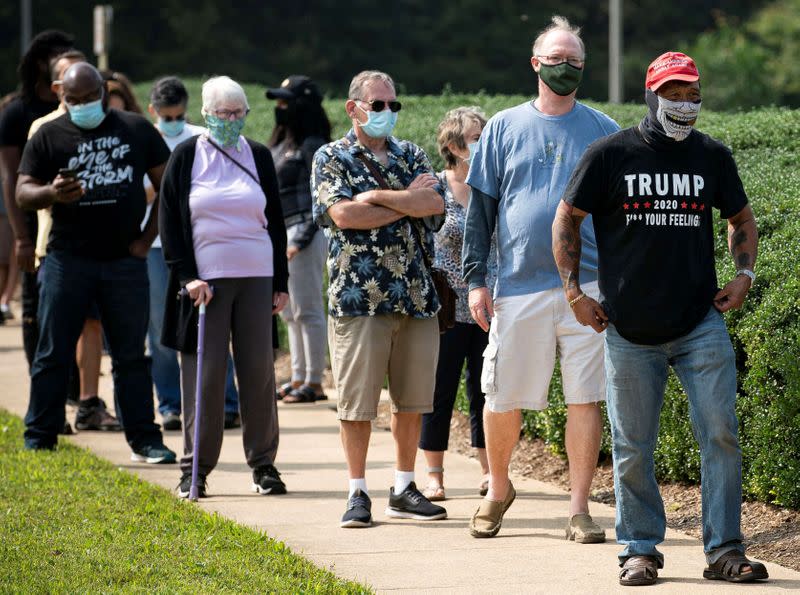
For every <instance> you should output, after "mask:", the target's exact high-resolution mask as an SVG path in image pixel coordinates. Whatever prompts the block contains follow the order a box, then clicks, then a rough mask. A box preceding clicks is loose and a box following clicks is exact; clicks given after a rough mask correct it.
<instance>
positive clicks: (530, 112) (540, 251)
mask: <svg viewBox="0 0 800 595" xmlns="http://www.w3.org/2000/svg"><path fill="white" fill-rule="evenodd" d="M617 130H619V126H617V124H616V122H614V120H612V119H611V118H609V117H608V116H606V115H605V114H603V113H601V112H599V111H597V110H595V109H592V108H590V107H587V106H585V105H583V104H582V103H580V102H576V103H575V106H574V107H573V108H572V110H570V111H569V112H568V113H566V114H564V115H561V116H548V115H546V114H543V113H542V112H540V111H539V110H538V109H536V108H535V107H534V105H533V102H531V101H528V102H525V103H523V104H521V105H518V106H516V107H512V108H510V109H507V110H503V111H501V112H499V113H498V114H496V115H494V116H493V117H492V118H491V119H490V120H489V122H488V123H487V125H486V127H485V128H484V130H483V132H482V133H481V137H480V139H479V140H478V146H477V149H476V152H475V156H474V157H473V159H472V162H471V164H470V168H469V175H468V176H467V184H469V185H470V186H472V187H473V188H475V189H477V190H480V191H481V192H483V193H484V194H486V195H488V196H490V197H492V198H496V199H497V200H498V211H497V231H496V233H497V252H498V259H499V260H498V267H499V269H498V279H497V287H496V290H495V296H496V297H506V296H515V295H527V294H531V293H537V292H539V291H545V290H548V289H553V288H554V287H559V286H560V285H561V278H560V277H559V274H558V269H557V268H556V265H555V261H554V259H553V252H552V237H553V236H552V231H551V229H552V225H553V218H554V217H555V214H556V209H557V208H558V203H559V202H560V200H561V195H562V194H563V192H564V188H566V185H567V181H568V180H569V176H570V174H571V173H572V170H573V168H574V167H575V165H576V164H577V163H578V159H580V157H581V155H582V154H583V152H584V151H585V150H586V147H588V146H589V144H591V143H592V142H594V141H595V140H597V139H598V138H601V137H603V136H605V135H607V134H610V133H612V132H616V131H617ZM581 239H582V241H583V253H582V258H581V271H580V280H581V281H593V280H595V279H596V278H597V248H596V245H595V241H594V234H593V233H592V230H591V225H586V226H584V230H583V231H582V233H581Z"/></svg>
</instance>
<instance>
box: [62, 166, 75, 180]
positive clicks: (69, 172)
mask: <svg viewBox="0 0 800 595" xmlns="http://www.w3.org/2000/svg"><path fill="white" fill-rule="evenodd" d="M58 175H59V176H61V177H62V178H77V177H78V172H76V171H75V170H74V169H72V168H70V167H60V168H58Z"/></svg>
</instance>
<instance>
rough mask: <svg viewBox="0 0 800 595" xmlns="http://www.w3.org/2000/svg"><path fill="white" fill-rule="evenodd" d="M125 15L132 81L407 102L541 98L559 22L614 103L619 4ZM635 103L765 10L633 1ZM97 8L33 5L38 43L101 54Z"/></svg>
mask: <svg viewBox="0 0 800 595" xmlns="http://www.w3.org/2000/svg"><path fill="white" fill-rule="evenodd" d="M107 1H110V2H111V4H112V5H113V7H114V25H113V45H112V49H111V66H112V67H113V68H115V69H117V70H120V71H122V72H125V73H126V74H128V75H129V76H130V77H131V78H132V79H133V80H138V81H141V80H149V79H152V78H154V77H156V76H159V75H162V74H165V73H180V74H183V75H194V76H203V75H210V74H221V73H224V74H229V75H230V76H233V77H234V78H238V79H241V80H243V81H249V82H260V83H265V84H270V85H275V84H277V83H279V82H280V81H281V80H282V79H283V78H284V77H285V76H286V75H287V74H289V73H306V74H308V75H310V76H312V77H314V78H316V79H317V80H319V82H320V84H321V85H322V87H323V88H324V89H325V90H326V92H327V93H328V94H329V95H336V96H341V95H343V94H344V93H345V92H346V90H347V84H348V82H349V80H350V78H351V77H352V75H353V74H354V73H355V72H357V71H358V70H361V69H364V68H380V69H383V70H386V71H387V72H389V73H390V74H392V75H393V76H394V77H395V78H396V80H397V81H398V83H400V85H401V88H402V90H403V91H405V92H408V93H440V92H441V91H442V90H443V89H444V88H445V87H448V88H451V89H452V90H453V91H456V92H458V91H463V92H474V91H478V90H480V89H484V90H486V92H488V93H524V94H528V93H531V92H532V90H533V88H534V84H535V78H534V76H533V75H532V74H531V71H530V66H529V58H530V46H531V43H532V41H533V39H534V37H535V35H536V33H537V31H539V30H540V29H541V28H542V27H543V26H545V25H546V24H547V23H548V21H549V17H550V15H552V14H554V13H558V14H563V15H565V16H567V17H568V18H570V19H571V20H572V21H573V22H574V23H575V24H578V25H580V26H582V27H583V30H584V40H585V42H586V47H587V56H588V62H587V71H586V76H585V79H584V80H585V83H584V85H583V90H582V96H584V97H591V98H594V99H597V100H605V99H606V97H607V83H606V75H607V71H608V67H607V61H608V57H607V56H608V54H607V46H608V40H607V35H608V3H607V2H606V1H605V0H601V1H600V2H590V1H587V0H578V1H574V2H571V3H564V2H562V1H556V0H540V1H539V2H535V3H534V2H530V1H529V0H528V1H521V0H493V1H487V0H459V2H430V1H429V0H392V1H389V2H375V1H374V0H371V1H367V0H352V1H347V0H345V1H334V0H294V1H292V2H276V1H274V0H267V1H261V2H259V1H256V0H227V1H226V2H215V1H213V0H193V1H192V2H186V1H185V0H158V1H155V0H107ZM623 4H624V12H625V25H624V32H625V36H624V45H625V96H626V98H627V99H629V100H631V99H635V98H638V97H640V94H641V90H642V86H643V81H644V69H645V68H646V66H647V64H648V62H649V61H650V60H651V59H652V58H654V57H655V56H656V55H658V54H659V53H661V52H662V51H665V50H667V49H683V48H688V47H690V46H691V45H692V44H693V43H694V42H695V40H696V39H697V38H698V36H699V35H700V34H701V33H703V32H704V31H707V30H709V29H711V28H713V27H714V24H715V15H716V14H717V13H716V12H715V11H719V10H722V11H724V13H725V14H727V15H728V16H729V17H730V18H733V19H746V18H747V17H748V16H749V15H750V14H751V13H752V12H753V11H755V10H757V9H758V8H759V7H760V6H762V5H763V4H765V2H763V1H759V0H728V1H724V0H723V1H714V0H674V1H672V2H663V0H658V1H656V0H638V1H634V0H627V1H625V2H624V3H623ZM92 5H93V3H91V2H85V1H82V0H61V1H60V2H57V3H56V2H53V1H52V0H48V1H47V2H45V1H43V0H33V22H34V32H36V31H41V30H43V29H47V28H61V29H64V30H66V31H70V32H72V33H73V34H75V36H76V37H77V39H78V45H79V47H80V49H82V50H84V51H86V52H88V53H90V52H91V49H92ZM18 60H19V2H18V0H6V1H5V2H2V3H0V91H3V92H7V91H9V90H11V89H12V88H13V87H14V85H15V83H16V75H15V68H16V64H17V62H18Z"/></svg>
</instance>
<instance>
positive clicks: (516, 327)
mask: <svg viewBox="0 0 800 595" xmlns="http://www.w3.org/2000/svg"><path fill="white" fill-rule="evenodd" d="M579 32H580V30H579V29H577V28H575V27H572V26H571V25H570V24H569V22H568V21H567V20H566V19H564V18H563V17H553V21H552V24H551V25H549V26H548V27H547V28H546V29H545V30H544V31H543V32H542V33H541V34H540V35H539V37H537V39H536V42H535V43H534V45H533V57H532V58H531V65H532V67H533V70H534V71H535V72H536V73H537V74H538V76H539V96H538V97H537V98H536V100H535V101H530V102H526V103H524V104H522V105H519V106H516V107H513V108H510V109H507V110H504V111H502V112H500V113H498V114H497V115H495V116H494V117H493V118H492V119H491V120H489V122H488V124H487V126H486V128H485V129H484V131H483V134H482V135H481V138H480V140H479V141H478V148H477V151H476V154H475V157H474V159H473V161H472V164H471V166H470V170H469V175H468V177H467V184H469V185H470V186H471V188H472V195H471V199H470V203H469V209H468V212H467V223H466V232H465V235H464V252H463V266H464V278H465V280H466V281H467V282H468V283H469V289H470V293H469V306H470V311H471V312H472V316H473V317H474V318H475V320H476V321H477V322H478V324H480V325H481V326H482V327H483V328H484V330H489V345H488V347H487V348H486V351H485V352H484V365H483V374H482V378H481V383H482V389H483V391H484V392H485V393H486V405H487V409H486V413H485V424H486V451H487V455H488V458H489V469H490V475H491V478H490V482H489V492H488V494H487V495H486V498H485V499H484V500H483V501H482V502H481V505H480V506H479V508H478V510H477V511H476V512H475V515H474V516H473V518H472V522H471V523H470V533H471V534H472V535H473V536H474V537H493V536H494V535H496V534H497V532H498V531H499V530H500V525H501V523H502V518H503V514H504V513H505V512H506V510H507V509H508V508H509V507H510V506H511V503H512V502H513V500H514V497H515V494H516V493H515V491H514V487H513V486H512V485H511V482H510V481H509V479H508V465H509V462H510V460H511V452H512V450H513V449H514V446H515V445H516V443H517V439H518V436H519V433H520V427H521V423H522V416H521V410H522V409H545V408H546V407H547V394H548V388H549V385H550V379H551V376H552V373H553V369H554V366H555V360H556V354H559V356H560V364H561V373H562V379H563V387H564V397H565V401H566V403H567V411H568V415H567V425H566V440H565V441H566V448H567V456H568V458H569V467H570V487H571V494H570V511H569V522H568V523H567V530H566V535H567V538H568V539H573V540H575V541H577V542H580V543H598V542H602V541H604V540H605V533H604V531H603V529H602V528H601V527H599V526H598V525H597V524H596V523H595V522H594V521H593V520H592V518H591V516H590V515H589V505H588V497H589V488H590V486H591V483H592V478H593V476H594V469H595V466H596V464H597V456H598V452H599V449H600V434H601V427H602V425H601V418H600V408H599V403H600V402H601V401H603V400H604V399H605V374H604V370H603V341H602V338H601V336H600V335H598V334H597V333H595V332H594V330H593V329H592V328H589V327H583V326H581V325H580V324H578V323H577V322H576V321H575V319H574V317H573V316H572V312H571V311H570V307H571V306H572V304H569V303H568V302H567V301H566V300H565V299H564V296H563V292H562V285H561V279H560V277H559V274H558V270H557V269H556V265H555V262H554V260H553V256H552V249H551V246H552V232H551V225H552V221H553V217H554V215H555V211H556V208H557V206H558V203H559V201H560V199H561V195H562V193H563V191H564V189H565V187H566V185H567V181H568V180H569V177H570V174H571V173H572V170H573V168H574V167H575V165H576V163H577V162H578V160H579V158H580V157H581V155H582V154H583V152H584V150H585V149H586V147H587V146H588V145H589V144H591V143H592V142H593V141H595V140H597V139H598V138H601V137H603V136H605V135H607V134H610V133H613V132H616V131H617V130H619V126H617V124H616V123H615V122H614V121H613V120H612V119H610V118H609V117H608V116H606V115H604V114H602V113H601V112H599V111H597V110H594V109H592V108H589V107H587V106H585V105H583V104H581V103H578V102H577V101H576V100H575V94H576V92H577V88H578V85H579V84H580V80H581V76H582V74H583V67H584V60H585V51H584V46H583V42H582V41H581V39H580V37H579ZM495 230H496V233H497V248H498V249H497V253H498V268H499V270H498V279H497V284H496V286H495V288H494V299H493V298H492V295H491V294H490V290H489V288H488V287H486V260H487V257H488V254H489V245H490V239H491V236H492V232H493V231H495ZM582 234H583V235H582V243H583V247H584V250H583V254H582V260H581V269H580V276H581V282H582V287H583V288H584V291H585V292H587V293H589V294H590V295H593V294H597V292H598V289H597V247H596V244H595V241H594V233H593V231H592V226H591V225H584V226H583V227H582ZM587 287H588V288H589V290H588V291H587V290H586V288H587ZM490 317H491V328H490V323H489V320H490Z"/></svg>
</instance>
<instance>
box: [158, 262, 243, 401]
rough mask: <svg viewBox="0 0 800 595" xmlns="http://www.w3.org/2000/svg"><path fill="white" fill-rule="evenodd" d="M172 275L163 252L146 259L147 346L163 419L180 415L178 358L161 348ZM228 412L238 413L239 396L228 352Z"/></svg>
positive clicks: (226, 380)
mask: <svg viewBox="0 0 800 595" xmlns="http://www.w3.org/2000/svg"><path fill="white" fill-rule="evenodd" d="M168 274H169V271H168V269H167V264H166V263H165V262H164V253H163V252H162V251H161V248H159V247H155V248H150V252H149V253H148V255H147V275H148V277H150V323H149V325H148V327H147V344H148V347H149V348H150V357H151V358H152V360H153V384H155V387H156V397H157V398H158V412H159V413H160V414H161V415H167V414H170V413H174V414H176V415H180V413H181V368H180V365H179V364H178V354H177V352H176V351H174V350H173V349H170V348H169V347H164V346H163V345H162V344H161V327H162V322H163V320H164V306H165V304H166V299H167V278H168ZM225 412H226V413H238V412H239V393H238V392H237V390H236V383H235V382H234V376H233V359H232V358H231V354H230V350H228V369H227V371H226V375H225Z"/></svg>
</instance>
